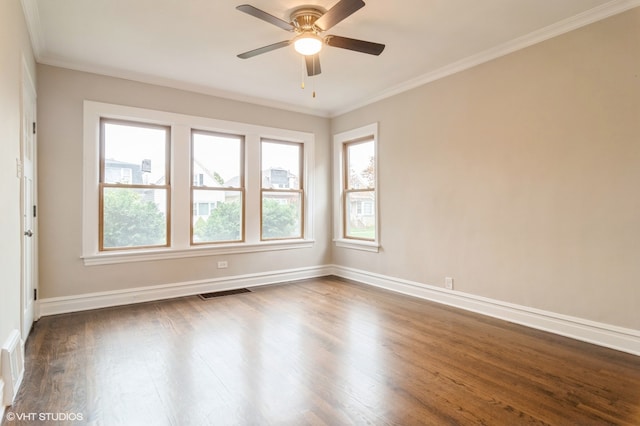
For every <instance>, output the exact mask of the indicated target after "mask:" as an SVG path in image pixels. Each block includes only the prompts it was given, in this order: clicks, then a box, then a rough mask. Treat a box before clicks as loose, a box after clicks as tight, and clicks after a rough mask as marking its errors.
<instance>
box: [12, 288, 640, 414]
mask: <svg viewBox="0 0 640 426" xmlns="http://www.w3.org/2000/svg"><path fill="white" fill-rule="evenodd" d="M26 363H27V374H26V376H25V379H24V383H23V385H22V388H21V390H20V393H19V395H18V397H17V399H16V402H15V404H14V406H13V407H9V408H7V412H11V413H17V414H19V413H66V414H68V413H72V414H75V415H79V416H82V419H83V420H82V421H76V422H68V424H97V425H149V426H151V425H154V426H155V425H305V424H311V425H346V424H371V425H417V424H428V425H449V424H488V425H520V424H552V425H601V424H622V425H639V424H640V357H636V356H633V355H629V354H625V353H621V352H617V351H614V350H610V349H605V348H601V347H598V346H594V345H590V344H587V343H582V342H578V341H575V340H571V339H567V338H563V337H560V336H556V335H553V334H549V333H545V332H541V331H536V330H532V329H529V328H526V327H522V326H518V325H514V324H511V323H507V322H504V321H500V320H496V319H492V318H489V317H484V316H481V315H477V314H473V313H469V312H465V311H461V310H457V309H454V308H450V307H446V306H442V305H438V304H435V303H431V302H427V301H424V300H420V299H414V298H411V297H408V296H403V295H398V294H394V293H390V292H386V291H383V290H379V289H375V288H372V287H368V286H364V285H360V284H356V283H351V282H346V281H342V280H339V279H337V278H323V279H314V280H308V281H301V282H296V283H292V284H286V285H279V286H269V287H263V288H258V289H255V290H254V291H253V292H251V293H244V294H236V295H230V296H224V297H217V298H212V299H209V300H201V299H200V298H198V297H197V296H194V297H185V298H180V299H174V300H168V301H161V302H154V303H145V304H139V305H132V306H126V307H119V308H110V309H101V310H95V311H89V312H81V313H74V314H67V315H59V316H52V317H45V318H42V319H41V320H40V321H38V322H37V323H36V325H35V327H34V330H33V332H32V334H31V337H30V338H29V340H28V342H27V346H26ZM5 417H6V416H5ZM49 423H50V424H66V423H65V422H53V421H52V422H49ZM19 424H47V422H40V421H36V422H29V421H17V420H16V421H13V422H9V421H7V420H6V419H5V420H4V422H3V425H19Z"/></svg>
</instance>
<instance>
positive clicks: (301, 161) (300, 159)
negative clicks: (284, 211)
mask: <svg viewBox="0 0 640 426" xmlns="http://www.w3.org/2000/svg"><path fill="white" fill-rule="evenodd" d="M265 142H266V143H278V144H283V145H299V146H300V155H299V157H298V165H299V169H300V176H299V177H298V181H299V188H297V189H290V188H264V187H263V186H262V172H263V170H264V169H263V167H264V166H263V164H262V146H263V145H262V144H263V143H265ZM304 155H305V153H304V144H303V143H300V142H291V141H280V140H275V139H272V138H261V140H260V168H259V171H260V241H283V240H292V239H293V240H300V239H304V231H305V226H304V223H305V208H304V205H305V202H304V201H305V198H306V197H305V187H304V179H302V177H304V176H305V167H304ZM265 192H275V193H278V192H290V193H296V194H300V236H299V237H293V238H265V237H264V233H263V223H262V218H263V216H262V213H263V212H262V208H263V199H264V193H265Z"/></svg>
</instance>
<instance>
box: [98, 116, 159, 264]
mask: <svg viewBox="0 0 640 426" xmlns="http://www.w3.org/2000/svg"><path fill="white" fill-rule="evenodd" d="M107 124H115V125H121V126H130V127H139V128H148V129H162V130H164V131H165V140H164V152H165V154H164V158H165V162H164V178H165V184H164V185H152V184H134V183H133V171H132V170H131V169H127V170H129V171H131V173H130V174H131V183H128V184H125V183H107V182H105V180H106V176H105V174H106V170H105V169H106V158H105V150H106V142H107V141H106V139H105V134H106V132H105V127H106V125H107ZM99 143H100V148H99V150H100V159H99V163H100V165H99V167H100V177H99V183H98V186H99V191H98V198H99V199H98V251H99V252H109V251H122V250H141V249H148V248H154V247H170V246H171V167H170V165H171V128H170V127H169V126H163V125H157V124H150V123H145V122H138V121H132V120H121V119H112V118H107V117H101V118H100V138H99ZM122 170H123V169H122V168H121V169H120V173H122ZM106 188H121V189H123V188H131V189H152V190H156V189H163V190H165V191H166V206H165V209H166V212H167V213H166V228H165V232H166V239H165V244H156V245H143V246H132V247H127V246H125V247H107V248H105V247H104V193H105V189H106Z"/></svg>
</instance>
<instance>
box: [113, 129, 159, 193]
mask: <svg viewBox="0 0 640 426" xmlns="http://www.w3.org/2000/svg"><path fill="white" fill-rule="evenodd" d="M166 144H167V129H165V128H157V127H145V126H136V125H132V124H121V123H110V122H106V123H104V180H103V182H105V183H119V184H128V185H132V184H133V185H136V184H137V185H166V184H167V182H166V176H165V171H166V167H165V166H166V161H167V159H166V152H167V150H166Z"/></svg>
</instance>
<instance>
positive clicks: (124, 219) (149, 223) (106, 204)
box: [82, 101, 315, 265]
mask: <svg viewBox="0 0 640 426" xmlns="http://www.w3.org/2000/svg"><path fill="white" fill-rule="evenodd" d="M314 150H315V149H314V135H313V134H312V133H305V132H299V131H294V130H286V129H277V128H271V127H265V126H257V125H251V124H246V123H237V122H229V121H224V120H216V119H212V118H205V117H197V116H190V115H184V114H176V113H171V112H165V111H154V110H149V109H143V108H134V107H127V106H122V105H112V104H105V103H100V102H93V101H85V102H84V145H83V205H82V258H83V260H84V264H85V265H102V264H110V263H122V262H137V261H151V260H161V259H174V258H182V257H196V256H210V255H227V254H235V253H249V252H259V251H272V250H290V249H299V248H307V247H311V246H312V245H313V243H314V241H313V232H312V231H313V216H311V215H310V214H309V212H312V211H313V208H312V204H311V203H312V200H313V187H314V186H313V180H314V176H313V170H314V166H313V153H314ZM261 170H265V171H266V170H268V172H265V173H264V174H263V173H261ZM263 178H264V179H263ZM267 182H268V183H267ZM282 212H287V214H286V215H285V214H281V213H282ZM274 213H275V214H274Z"/></svg>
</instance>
